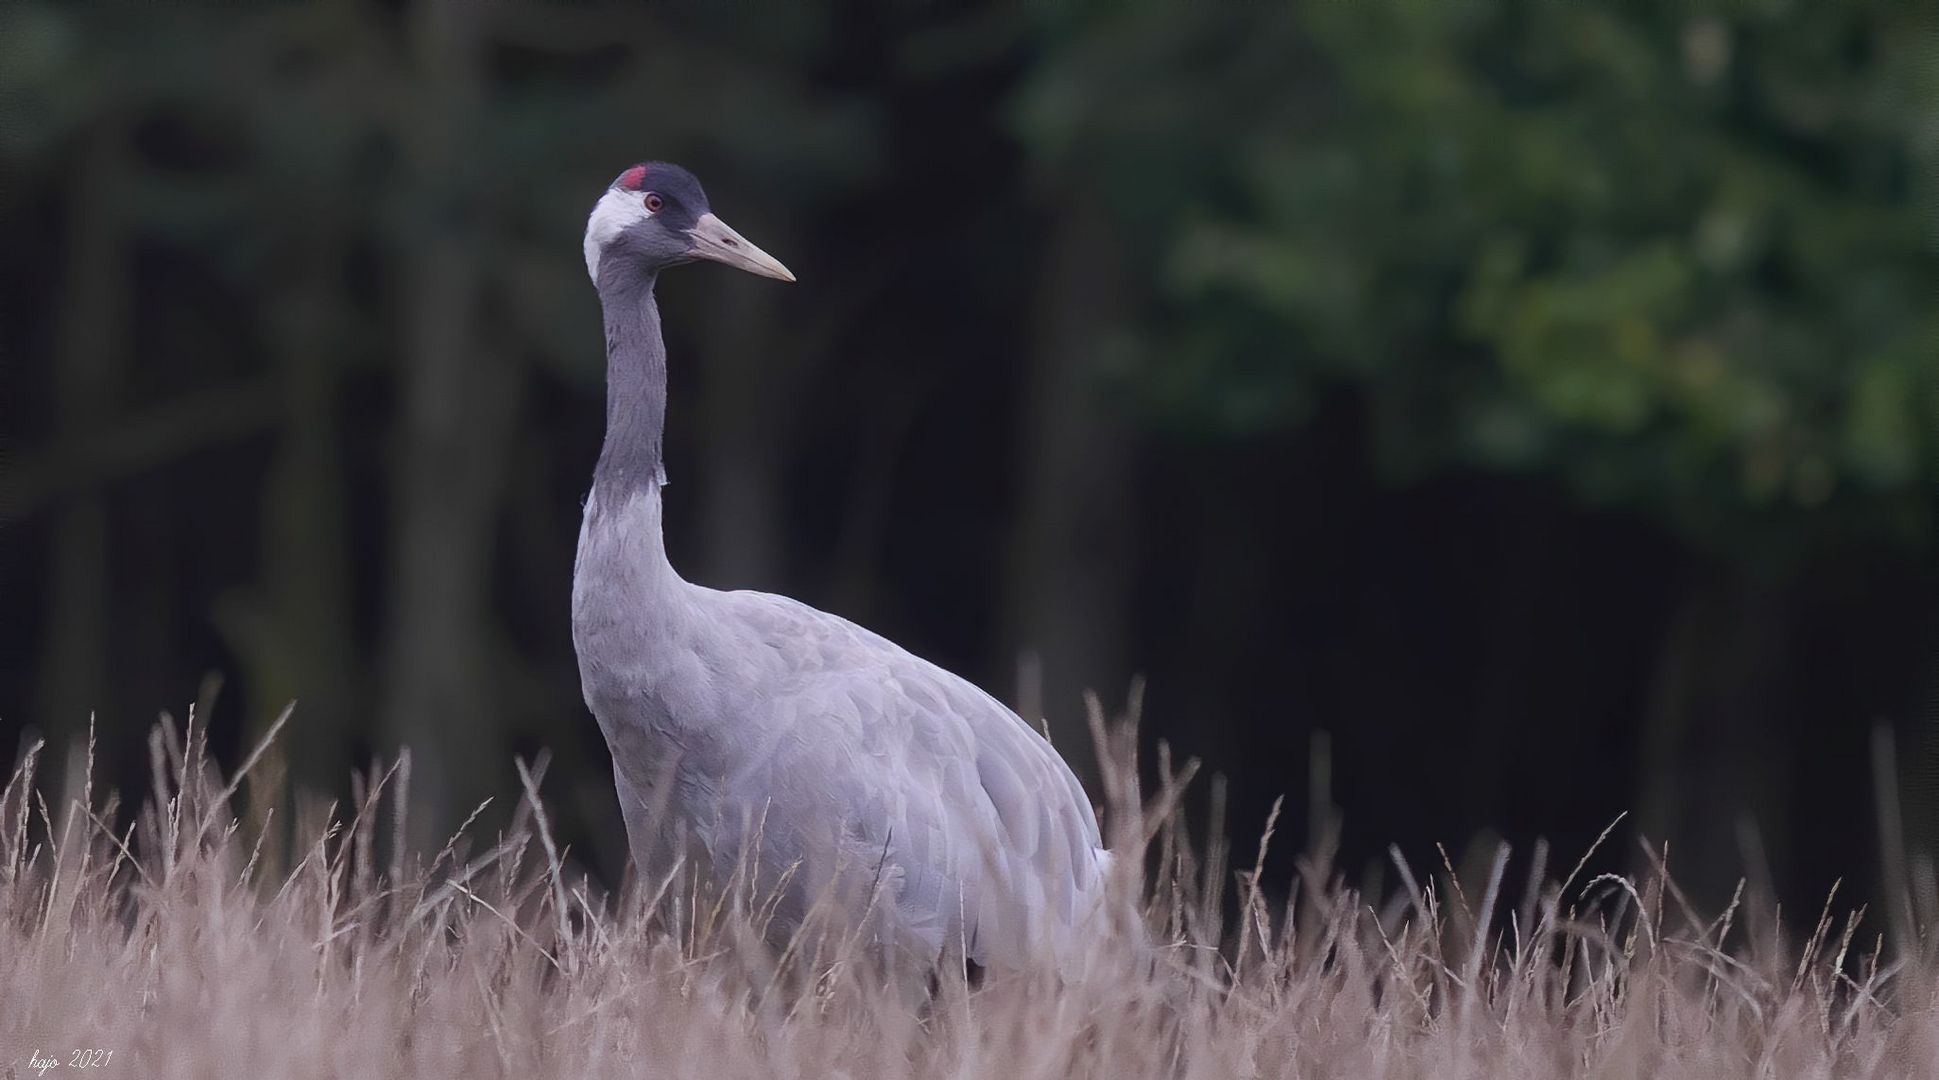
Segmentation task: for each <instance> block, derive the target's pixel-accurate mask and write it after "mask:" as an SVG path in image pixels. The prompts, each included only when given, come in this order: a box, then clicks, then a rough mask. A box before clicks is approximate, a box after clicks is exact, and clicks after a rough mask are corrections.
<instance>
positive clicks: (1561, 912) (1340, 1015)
mask: <svg viewBox="0 0 1939 1080" xmlns="http://www.w3.org/2000/svg"><path fill="white" fill-rule="evenodd" d="M189 728H190V730H189V735H188V737H187V738H186V739H184V738H181V737H179V736H178V735H176V734H175V733H174V731H173V729H172V728H171V727H170V726H169V725H167V723H166V722H164V725H163V726H162V727H161V728H158V729H157V732H156V735H155V737H154V739H153V740H152V747H151V749H152V750H153V753H154V757H155V770H154V773H155V778H154V791H153V793H152V795H151V799H150V801H149V802H148V804H147V805H146V806H145V807H144V809H143V810H142V812H141V813H140V815H138V820H137V822H136V824H135V826H134V827H133V828H132V829H130V830H129V831H128V832H126V833H123V834H119V835H117V834H116V833H114V832H113V831H111V828H110V823H111V822H113V821H115V820H116V819H115V816H114V809H113V806H112V804H111V803H109V802H104V803H103V804H102V805H98V806H94V805H93V804H92V802H91V799H92V793H90V792H87V791H86V789H85V784H82V783H76V784H75V785H74V787H75V788H77V789H79V790H81V791H82V795H81V797H80V798H77V799H73V800H70V801H69V802H68V803H67V805H66V806H64V807H62V806H54V807H49V806H47V805H46V804H45V802H44V801H43V800H42V799H41V797H40V796H39V795H38V794H36V792H37V790H38V789H37V786H36V773H35V764H36V762H35V760H34V759H33V757H32V756H31V755H30V756H29V759H28V760H26V761H25V762H23V764H22V765H21V766H20V768H19V769H17V770H16V771H15V773H14V775H13V778H12V781H11V783H10V784H9V785H8V787H7V789H6V793H5V796H4V806H5V810H4V812H3V813H0V825H4V830H3V832H4V835H3V836H0V1076H9V1075H11V1076H28V1075H32V1074H33V1073H34V1072H35V1069H34V1068H33V1067H32V1066H31V1065H30V1061H31V1060H32V1059H33V1058H34V1057H35V1056H38V1058H40V1059H42V1060H45V1059H48V1058H53V1059H55V1060H58V1061H59V1062H60V1065H59V1067H58V1068H57V1069H56V1070H54V1071H53V1072H52V1073H51V1074H50V1075H68V1076H74V1075H77V1074H79V1075H87V1074H89V1073H90V1072H91V1073H92V1074H94V1075H100V1076H103V1077H110V1076H125V1077H172V1076H198V1077H252V1078H254V1077H282V1076H302V1077H366V1076H368V1077H395V1076H411V1077H458V1076H465V1077H474V1076H476V1077H494V1076H519V1077H550V1076H558V1077H609V1076H651V1077H674V1076H700V1077H706V1078H708V1080H727V1078H731V1077H774V1076H781V1077H796V1076H799V1077H841V1076H847V1077H873V1076H906V1075H917V1076H991V1077H1004V1078H1028V1077H1064V1076H1096V1077H1110V1078H1114V1080H1115V1078H1130V1077H1143V1076H1168V1077H1174V1076H1175V1077H1240V1076H1273V1077H1278V1076H1287V1077H1293V1076H1299V1077H1423V1078H1425V1077H1435V1078H1462V1077H1564V1076H1612V1077H1650V1078H1652V1080H1672V1078H1678V1077H1692V1078H1695V1077H1702V1078H1705V1080H1710V1078H1718V1077H1778V1078H1787V1080H1788V1078H1793V1077H1830V1076H1837V1077H1923V1076H1933V1075H1935V1074H1939V1066H1935V1065H1934V1062H1939V1002H1936V1001H1935V997H1934V994H1933V990H1932V983H1931V980H1930V979H1929V978H1927V977H1926V974H1925V973H1926V972H1927V971H1928V970H1929V968H1928V966H1927V965H1926V964H1924V963H1912V964H1895V963H1893V962H1891V961H1890V960H1889V959H1886V958H1885V957H1887V956H1889V954H1887V953H1885V952H1884V950H1883V947H1882V946H1881V945H1880V944H1879V943H1878V940H1877V938H1876V937H1875V936H1874V937H1873V938H1872V940H1871V941H1869V942H1861V941H1854V940H1853V938H1854V933H1853V927H1854V926H1855V925H1857V923H1856V920H1855V919H1852V920H1843V921H1834V920H1832V919H1831V918H1830V917H1829V916H1827V918H1826V919H1825V920H1823V921H1822V922H1821V923H1820V925H1819V927H1818V930H1817V932H1816V933H1815V934H1813V935H1811V936H1810V937H1809V938H1808V939H1807V940H1805V941H1803V942H1801V943H1794V944H1791V945H1786V944H1785V943H1784V941H1783V940H1782V937H1781V935H1780V934H1778V933H1777V932H1776V931H1775V930H1770V931H1768V932H1764V933H1759V934H1752V933H1750V932H1748V931H1747V929H1746V928H1745V927H1744V926H1743V925H1742V920H1740V919H1737V918H1735V915H1736V913H1737V911H1738V910H1739V909H1738V908H1736V907H1735V906H1733V909H1732V911H1730V912H1726V913H1725V914H1723V915H1722V916H1721V917H1720V918H1715V919H1704V918H1702V917H1700V916H1698V915H1697V914H1696V913H1694V912H1691V911H1689V910H1688V909H1687V907H1686V906H1685V905H1683V904H1682V903H1681V902H1680V899H1679V897H1678V895H1677V893H1676V892H1675V890H1674V888H1673V887H1672V886H1671V885H1670V884H1669V883H1668V882H1667V881H1666V880H1664V878H1663V876H1662V875H1661V874H1657V875H1654V876H1646V877H1645V878H1644V879H1643V880H1628V879H1622V878H1616V877H1608V876H1604V877H1595V878H1592V879H1590V880H1580V878H1581V877H1582V876H1583V875H1580V874H1575V875H1569V876H1567V877H1566V878H1565V879H1564V880H1562V881H1560V882H1555V881H1552V880H1550V879H1548V878H1547V877H1545V876H1544V871H1543V867H1542V863H1543V860H1542V859H1541V857H1540V855H1539V854H1537V856H1536V857H1535V858H1534V859H1532V860H1528V861H1529V862H1531V863H1532V864H1533V869H1532V871H1531V873H1530V874H1529V881H1530V885H1529V886H1527V887H1522V888H1518V887H1515V885H1514V884H1511V883H1508V882H1504V880H1503V878H1504V876H1505V867H1506V866H1507V865H1508V858H1507V851H1506V850H1505V849H1504V850H1502V851H1501V852H1500V853H1498V855H1497V856H1496V857H1495V859H1494V860H1493V862H1492V864H1490V865H1488V866H1487V867H1485V869H1484V871H1483V872H1482V873H1481V874H1479V875H1477V876H1476V878H1475V880H1473V881H1469V882H1467V883H1466V885H1467V888H1466V889H1463V888H1462V887H1461V884H1460V883H1458V881H1457V879H1456V877H1455V876H1454V875H1452V874H1426V873H1420V872H1417V871H1416V870H1414V869H1413V868H1409V867H1407V866H1406V865H1405V864H1404V863H1401V862H1400V861H1399V860H1398V859H1396V869H1397V870H1398V872H1399V875H1400V877H1401V878H1402V880H1403V888H1402V890H1401V891H1400V892H1398V893H1397V894H1395V895H1393V896H1388V897H1379V898H1374V897H1367V896H1362V895H1359V894H1357V893H1355V892H1354V891H1353V890H1351V889H1347V888H1344V887H1342V886H1341V884H1340V883H1339V882H1338V880H1337V879H1335V878H1334V877H1333V876H1332V875H1331V873H1330V871H1328V870H1327V869H1325V867H1324V864H1323V861H1322V862H1317V863H1316V862H1312V861H1309V862H1307V863H1305V864H1303V869H1304V870H1305V873H1304V875H1303V880H1304V882H1305V884H1304V886H1303V887H1302V888H1301V891H1300V893H1299V895H1298V899H1297V900H1296V901H1295V902H1294V903H1293V904H1291V905H1290V906H1287V905H1275V904H1272V903H1269V902H1267V901H1266V900H1264V899H1262V898H1260V897H1259V896H1257V895H1256V893H1255V890H1253V889H1252V887H1251V886H1250V884H1249V882H1250V881H1251V880H1252V878H1251V876H1250V875H1249V874H1246V873H1239V874H1236V875H1235V874H1231V873H1229V872H1228V871H1227V870H1226V869H1225V866H1224V859H1223V857H1222V855H1221V854H1220V852H1219V850H1218V849H1217V847H1216V846H1214V847H1213V848H1212V849H1211V850H1210V851H1209V852H1208V853H1206V854H1203V855H1195V854H1194V853H1193V850H1192V849H1191V847H1190V846H1189V845H1187V844H1186V843H1185V842H1184V840H1185V837H1184V832H1183V829H1182V827H1181V826H1180V824H1179V815H1178V814H1177V813H1176V811H1175V809H1174V808H1173V806H1174V803H1175V796H1176V794H1177V791H1178V787H1177V785H1175V784H1167V785H1166V786H1165V788H1164V789H1163V790H1161V791H1158V792H1156V793H1151V794H1150V796H1149V799H1148V801H1147V795H1146V793H1142V792H1140V790H1139V789H1138V787H1137V785H1136V784H1135V782H1134V780H1133V778H1134V777H1135V775H1136V770H1135V768H1132V767H1131V766H1130V765H1129V763H1128V760H1127V755H1126V754H1125V750H1126V748H1127V746H1128V740H1127V739H1126V737H1125V736H1123V735H1122V734H1121V733H1119V734H1115V735H1113V736H1112V737H1111V738H1110V739H1107V740H1106V741H1107V743H1108V744H1109V746H1110V752H1109V753H1108V754H1107V757H1108V758H1109V759H1110V760H1111V761H1112V762H1114V763H1115V765H1114V767H1113V768H1111V769H1110V770H1108V771H1109V772H1110V775H1111V776H1112V777H1113V778H1114V780H1113V782H1112V784H1111V785H1110V786H1111V791H1110V801H1111V804H1112V812H1111V814H1110V819H1111V826H1112V833H1113V836H1114V843H1115V845H1116V846H1118V847H1119V848H1120V850H1123V849H1125V848H1126V847H1127V846H1129V845H1144V846H1145V848H1146V850H1147V852H1148V856H1149V857H1148V858H1147V859H1146V860H1145V862H1146V864H1147V865H1148V866H1152V867H1157V868H1159V869H1158V870H1157V872H1156V873H1155V874H1154V875H1153V878H1154V880H1149V881H1139V880H1133V878H1135V877H1136V876H1137V866H1136V864H1137V863H1138V862H1139V860H1137V859H1121V860H1119V863H1120V866H1121V867H1123V868H1125V880H1122V881H1119V882H1118V883H1117V891H1116V894H1115V896H1114V899H1113V902H1112V904H1111V908H1110V911H1109V912H1108V913H1107V916H1106V917H1105V918H1102V919H1101V920H1100V925H1099V927H1098V934H1097V938H1096V941H1095V946H1094V948H1092V949H1090V950H1089V952H1088V953H1087V955H1086V957H1085V960H1084V965H1083V970H1082V971H1081V972H1078V973H1075V974H1072V975H1070V976H1069V977H1066V978H1057V977H1052V976H1042V977H1032V978H1022V977H1018V978H1013V979H1009V980H992V981H991V982H989V983H987V984H986V985H984V986H983V987H981V988H979V989H975V990H970V989H966V988H965V987H964V986H963V985H962V982H961V980H960V978H957V979H951V978H947V977H945V978H943V979H941V981H940V986H939V988H938V989H937V990H936V991H935V992H934V993H933V995H932V994H931V993H929V992H927V991H919V992H917V993H914V994H911V993H910V992H909V989H908V988H907V987H906V986H904V985H898V984H894V983H892V982H890V981H888V980H885V979H883V978H881V977H878V976H877V975H876V974H875V973H874V971H873V969H872V967H871V966H870V965H868V964H866V963H863V962H861V960H860V958H859V956H858V955H856V954H855V953H854V951H853V950H843V949H842V948H840V947H835V948H832V949H830V950H825V951H823V952H821V953H820V954H818V955H813V956H809V955H804V954H803V953H802V952H797V953H795V954H793V955H789V956H786V957H776V956H775V955H774V954H773V952H772V951H771V950H769V949H768V948H767V947H765V946H763V945H761V944H760V943H759V935H758V934H756V933H755V932H754V930H753V929H752V928H751V927H750V916H747V915H745V914H743V913H742V912H743V910H744V909H743V908H742V907H741V906H738V905H735V904H733V903H731V902H729V903H718V904H716V903H710V902H708V901H706V900H705V899H704V898H703V897H702V896H701V895H700V894H699V893H697V892H695V891H693V890H692V889H691V888H690V885H689V884H683V883H681V882H678V881H675V882H671V883H666V882H662V883H648V885H649V887H648V888H644V889H642V890H640V893H641V896H640V897H638V898H635V899H629V900H627V901H625V902H619V901H616V900H615V901H609V900H606V899H602V898H601V897H600V896H598V895H597V894H596V893H595V892H593V891H592V890H591V889H589V887H588V886H587V884H586V883H585V881H584V880H583V879H580V878H578V877H576V876H575V875H574V873H573V871H572V870H571V868H570V865H569V863H566V864H563V865H562V862H561V853H560V852H558V851H556V850H555V848H554V847H553V845H552V843H551V841H550V838H549V836H548V833H547V831H546V825H545V820H544V816H543V812H542V809H541V804H540V803H539V801H538V800H537V798H536V797H535V794H534V793H535V792H536V790H537V787H538V785H537V782H536V778H533V779H532V782H531V783H530V784H529V785H528V790H527V791H526V792H524V793H517V795H516V797H518V798H520V799H521V806H522V810H521V813H520V815H519V818H518V820H517V821H516V822H515V824H514V826H513V828H512V829H511V830H510V831H509V833H508V834H507V835H505V836H504V837H502V838H499V841H498V842H496V843H491V844H489V845H488V846H486V845H477V846H481V847H483V850H482V851H478V852H475V853H467V849H466V845H465V844H464V843H462V842H461V843H459V844H455V845H453V846H452V847H451V848H448V849H447V850H446V851H444V852H442V853H440V854H439V855H438V856H437V857H435V858H434V859H432V860H430V861H428V862H425V861H417V860H414V861H412V862H409V863H405V862H403V861H398V860H394V857H392V856H387V855H383V854H382V853H383V852H385V851H389V850H392V849H393V844H392V842H391V835H392V830H393V829H397V828H398V815H397V812H396V811H395V810H394V809H393V807H394V806H395V804H396V803H397V802H398V800H399V795H400V789H402V788H403V787H405V784H404V783H403V782H402V781H403V779H404V777H405V776H407V774H408V770H401V771H400V770H397V769H391V770H388V771H386V772H384V773H382V774H377V775H374V776H373V778H371V779H370V780H369V782H366V783H362V784H360V785H359V787H358V797H357V799H356V800H355V802H356V805H353V806H351V807H349V808H348V809H349V812H348V813H345V814H342V815H332V814H328V813H321V814H317V815H315V817H316V820H314V821H310V822H304V823H301V825H300V826H299V829H298V831H297V835H300V836H305V837H308V838H309V845H308V847H307V848H304V849H301V850H297V851H293V852H291V854H290V856H289V858H288V859H287V860H281V861H284V862H288V863H291V864H293V865H289V866H287V867H285V866H280V865H279V866H276V867H274V868H272V867H271V863H273V862H278V861H279V860H276V859H273V858H271V857H269V856H268V855H266V854H265V853H264V851H263V850H262V849H261V847H260V846H259V845H258V844H257V842H256V841H254V840H252V839H251V838H252V837H258V836H262V835H266V834H273V832H274V830H263V829H260V828H252V827H246V826H244V825H243V824H241V823H239V822H238V821H237V819H236V817H235V811H234V810H232V809H231V805H232V802H237V803H238V804H239V800H237V799H236V789H237V786H238V785H237V782H225V781H223V780H222V778H221V777H219V776H218V775H217V772H216V770H215V769H214V768H213V767H212V765H211V764H210V763H209V762H208V760H207V758H206V755H205V753H204V751H203V749H202V747H201V742H200V740H199V739H198V738H197V737H195V734H194V725H193V723H191V724H190V725H189ZM244 771H246V767H245V770H244ZM1161 771H1163V770H1161ZM73 772H74V774H75V776H74V779H76V780H78V779H79V778H80V776H81V775H83V774H84V772H85V770H82V769H79V768H77V769H75V770H73ZM90 806H92V809H90ZM1517 876H1518V877H1519V876H1520V875H1519V874H1518V875H1517ZM1229 882H1236V883H1237V884H1236V886H1235V887H1236V889H1237V896H1236V900H1237V908H1238V910H1240V911H1241V912H1242V916H1241V918H1240V919H1239V920H1238V921H1237V924H1236V926H1235V925H1232V924H1231V923H1228V922H1222V921H1221V919H1220V918H1219V917H1218V913H1219V912H1220V911H1221V910H1222V909H1226V908H1230V907H1232V906H1233V904H1232V902H1231V901H1232V899H1233V898H1231V897H1227V896H1225V895H1223V893H1224V892H1225V889H1224V886H1225V885H1226V884H1227V883H1229ZM1511 895H1512V896H1514V897H1517V898H1518V899H1516V900H1514V901H1513V902H1511V901H1510V899H1509V898H1510V897H1511ZM1827 908H1828V909H1829V905H1827ZM1497 911H1499V912H1501V915H1500V916H1499V917H1497V916H1496V915H1495V914H1494V913H1496V912H1497ZM86 1047H95V1048H101V1049H104V1050H107V1049H111V1050H112V1051H113V1058H112V1060H111V1061H109V1062H108V1063H107V1064H106V1065H104V1066H102V1067H100V1068H98V1069H94V1070H81V1069H77V1068H75V1067H73V1066H72V1065H70V1064H69V1062H70V1058H71V1054H72V1051H73V1050H75V1049H77V1048H86ZM8 1069H12V1070H13V1072H11V1073H9V1072H7V1070H8Z"/></svg>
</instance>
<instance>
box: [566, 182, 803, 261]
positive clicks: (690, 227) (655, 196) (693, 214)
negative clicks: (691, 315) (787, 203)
mask: <svg viewBox="0 0 1939 1080" xmlns="http://www.w3.org/2000/svg"><path fill="white" fill-rule="evenodd" d="M695 259H709V260H712V261H713V262H717V263H726V264H727V265H728V266H732V267H734V268H736V269H739V270H745V271H747V272H748V273H750V274H759V275H761V276H762V277H771V278H779V279H780V280H782V281H793V280H794V275H793V274H791V273H789V272H788V268H787V267H785V266H782V265H781V262H780V260H779V259H776V258H775V257H774V256H772V255H769V254H768V253H767V252H765V251H762V250H761V249H760V248H757V247H755V246H754V245H753V244H750V243H748V242H747V239H746V238H745V237H743V236H742V235H741V234H740V233H737V232H735V231H734V230H733V229H731V228H729V227H728V225H727V223H726V222H724V221H722V220H721V219H719V218H717V217H715V216H714V213H713V211H712V210H711V209H709V208H708V206H707V193H706V192H704V191H702V190H700V181H698V180H696V179H694V175H693V174H692V173H690V172H688V171H687V170H685V169H683V168H681V167H680V166H678V165H669V164H667V163H666V162H664V161H648V162H645V163H643V164H640V165H635V166H633V167H632V168H630V169H628V170H626V171H625V172H623V173H620V174H619V177H618V179H615V180H614V181H613V183H612V186H611V187H608V188H607V189H606V194H604V195H601V196H600V197H599V202H598V203H597V204H596V205H594V206H593V208H592V217H590V218H588V219H587V221H586V272H587V273H589V274H591V275H592V280H593V284H594V285H598V284H599V273H600V270H601V268H602V267H603V268H605V269H606V270H607V271H608V272H614V271H623V272H624V273H627V274H638V275H645V274H651V273H654V272H656V271H659V270H661V269H663V268H665V267H668V266H675V265H678V264H680V263H683V262H692V261H694V260H695Z"/></svg>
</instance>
